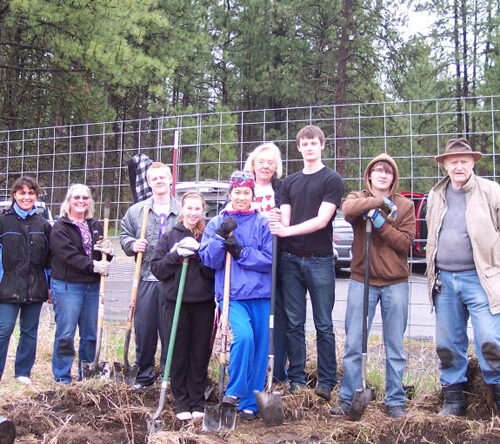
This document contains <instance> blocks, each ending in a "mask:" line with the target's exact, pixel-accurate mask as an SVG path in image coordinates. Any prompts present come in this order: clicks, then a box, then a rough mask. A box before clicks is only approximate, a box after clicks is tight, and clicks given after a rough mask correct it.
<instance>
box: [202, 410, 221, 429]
mask: <svg viewBox="0 0 500 444" xmlns="http://www.w3.org/2000/svg"><path fill="white" fill-rule="evenodd" d="M220 428H221V405H220V404H205V415H204V416H203V424H202V426H201V429H202V430H203V431H204V432H216V431H218V430H220Z"/></svg>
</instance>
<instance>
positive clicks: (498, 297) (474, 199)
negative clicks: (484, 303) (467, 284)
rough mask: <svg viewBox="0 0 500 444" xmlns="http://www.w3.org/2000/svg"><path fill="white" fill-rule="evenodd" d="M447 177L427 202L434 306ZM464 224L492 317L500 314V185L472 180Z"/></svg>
mask: <svg viewBox="0 0 500 444" xmlns="http://www.w3.org/2000/svg"><path fill="white" fill-rule="evenodd" d="M449 182H450V178H449V177H445V178H444V179H443V180H441V181H440V182H439V183H438V184H437V185H435V186H434V187H433V188H432V190H431V191H430V193H429V198H428V203H427V216H426V220H427V228H428V236H427V279H428V287H429V296H430V300H431V304H433V300H432V286H433V283H434V281H435V279H436V253H437V246H438V239H439V231H440V230H441V224H442V223H443V218H444V215H445V214H446V211H447V209H448V207H447V204H446V187H447V186H448V183H449ZM464 190H465V202H466V203H465V205H466V209H465V222H466V224H467V232H468V233H469V238H470V241H471V245H472V254H473V257H474V263H475V265H476V270H477V274H478V276H479V281H480V282H481V285H482V287H483V288H484V291H485V292H486V294H487V295H488V302H489V306H490V311H491V313H492V314H497V313H500V185H499V184H498V183H496V182H493V181H491V180H488V179H484V178H482V177H479V176H476V175H475V174H474V173H472V175H471V177H470V178H469V180H468V181H467V183H466V184H465V186H464Z"/></svg>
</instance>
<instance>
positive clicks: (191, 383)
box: [165, 301, 215, 413]
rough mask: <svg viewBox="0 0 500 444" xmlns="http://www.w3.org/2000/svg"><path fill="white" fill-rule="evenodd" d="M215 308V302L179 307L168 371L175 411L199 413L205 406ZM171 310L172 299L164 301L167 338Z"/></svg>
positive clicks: (169, 331) (169, 332)
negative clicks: (170, 366)
mask: <svg viewBox="0 0 500 444" xmlns="http://www.w3.org/2000/svg"><path fill="white" fill-rule="evenodd" d="M214 310H215V302H214V301H209V302H202V303H194V304H182V306H181V311H180V313H179V322H178V324H177V335H176V338H175V347H174V353H173V356H172V368H171V372H170V380H171V383H172V394H173V395H174V400H175V407H174V411H175V413H180V412H193V411H197V412H202V411H203V409H204V407H205V397H204V395H205V389H206V387H207V368H208V361H209V359H210V339H211V336H212V327H213V322H214ZM174 311H175V302H173V301H166V302H165V319H166V331H167V334H168V337H169V338H170V334H171V329H172V320H173V317H174Z"/></svg>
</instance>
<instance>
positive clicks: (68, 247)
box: [50, 217, 111, 283]
mask: <svg viewBox="0 0 500 444" xmlns="http://www.w3.org/2000/svg"><path fill="white" fill-rule="evenodd" d="M87 223H88V225H89V228H90V232H91V234H92V257H91V258H90V257H88V256H87V254H86V253H85V250H84V249H83V244H82V235H81V234H80V229H79V228H78V227H77V226H76V225H75V224H73V223H72V222H71V220H70V219H69V218H67V217H61V218H60V219H59V220H58V221H57V222H56V223H55V224H54V227H53V228H52V232H51V233H50V249H51V250H52V271H51V278H54V279H58V280H60V281H65V282H76V283H90V282H98V281H99V279H100V276H101V275H100V274H98V273H94V264H93V261H94V260H96V261H100V260H101V258H102V256H101V252H100V251H95V250H94V249H93V247H94V244H95V243H96V242H97V241H98V240H99V236H102V234H103V226H102V223H101V222H99V221H98V220H95V219H88V220H87ZM108 260H111V257H109V256H108Z"/></svg>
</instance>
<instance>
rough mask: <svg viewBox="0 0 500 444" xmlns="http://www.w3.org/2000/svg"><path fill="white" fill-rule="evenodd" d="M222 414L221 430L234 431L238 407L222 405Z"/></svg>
mask: <svg viewBox="0 0 500 444" xmlns="http://www.w3.org/2000/svg"><path fill="white" fill-rule="evenodd" d="M220 412H221V416H220V429H221V430H234V427H235V426H236V406H234V405H229V404H222V405H221V409H220Z"/></svg>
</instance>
